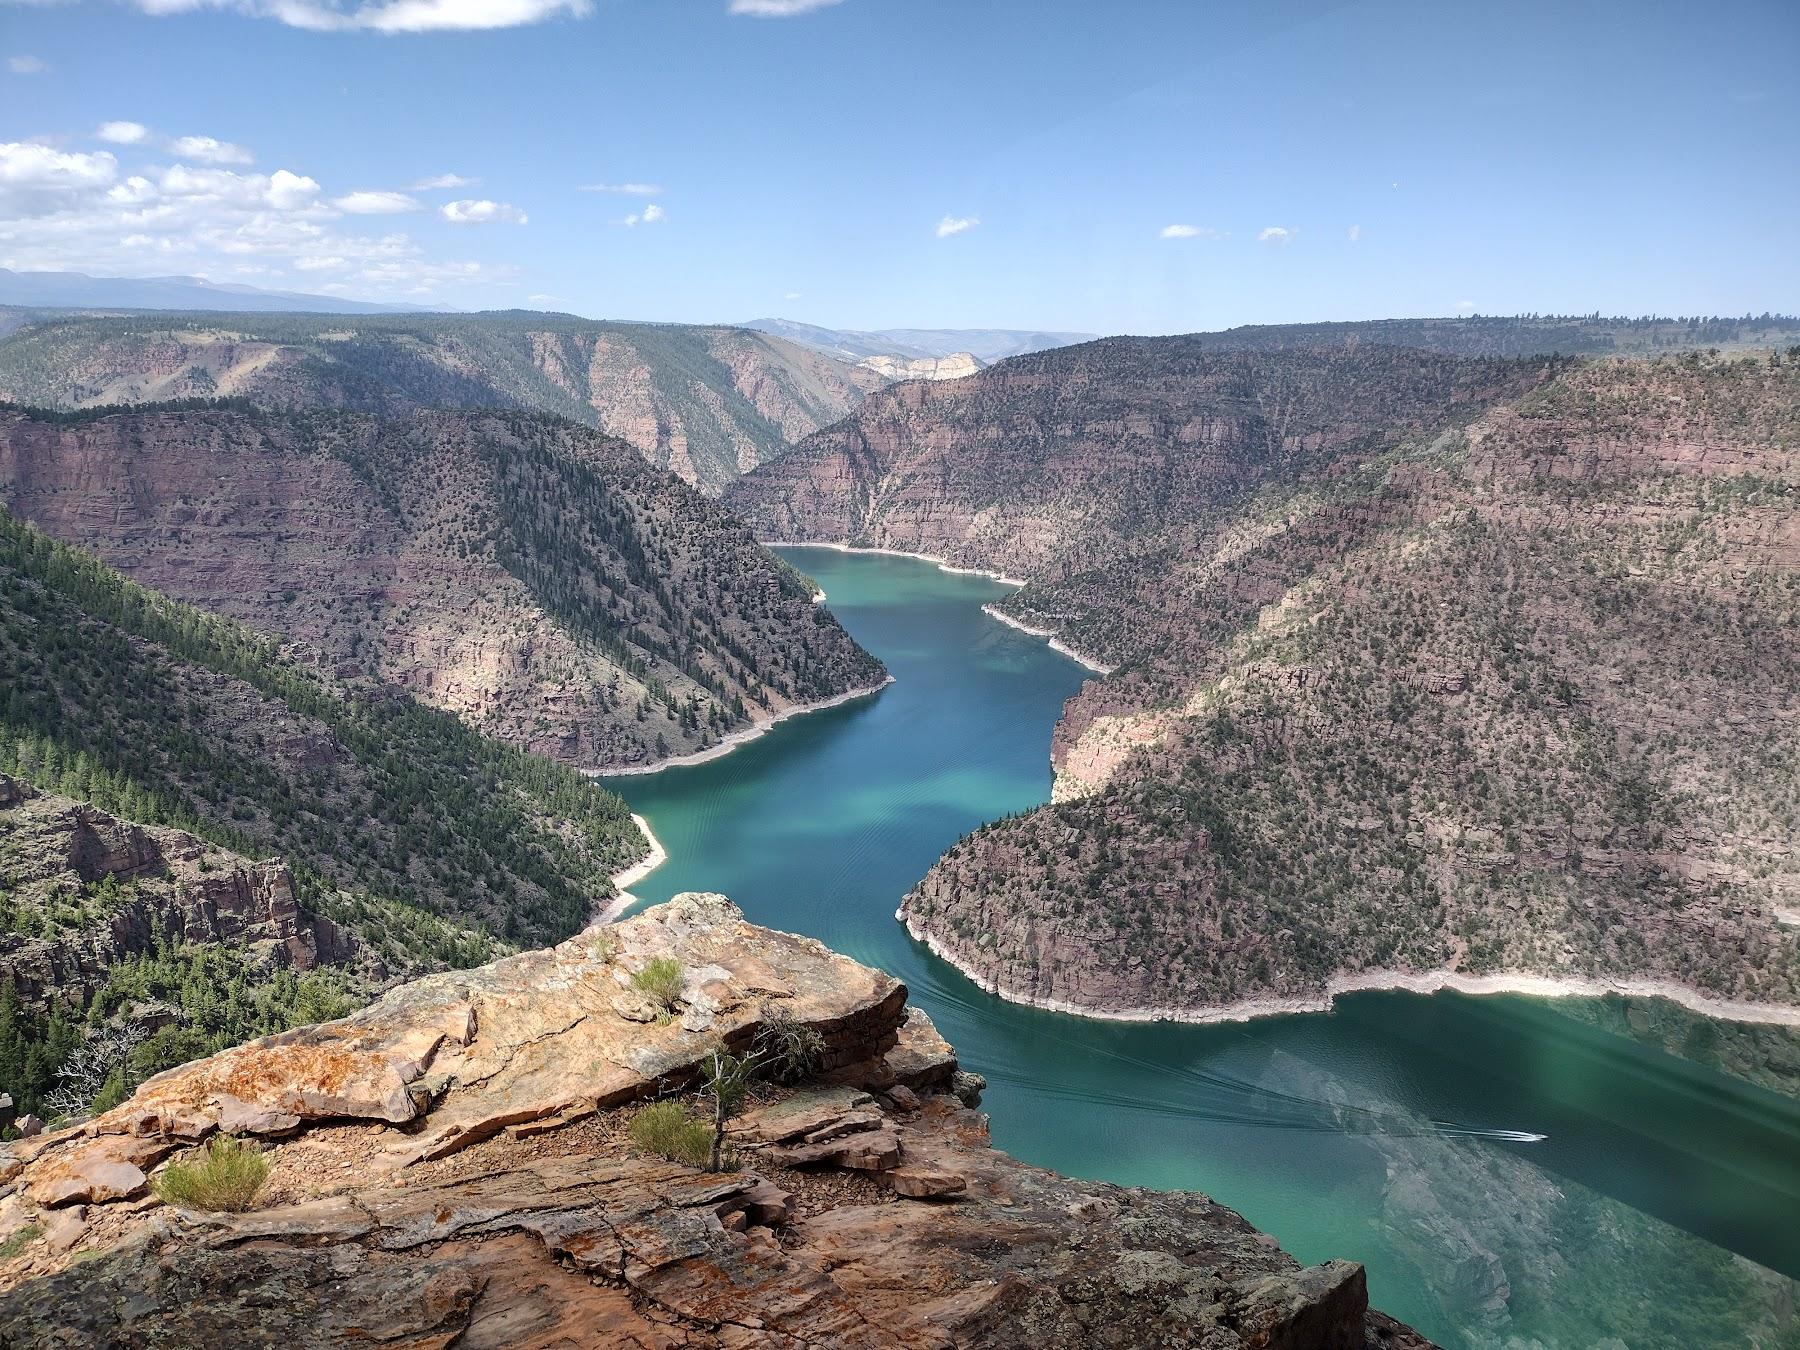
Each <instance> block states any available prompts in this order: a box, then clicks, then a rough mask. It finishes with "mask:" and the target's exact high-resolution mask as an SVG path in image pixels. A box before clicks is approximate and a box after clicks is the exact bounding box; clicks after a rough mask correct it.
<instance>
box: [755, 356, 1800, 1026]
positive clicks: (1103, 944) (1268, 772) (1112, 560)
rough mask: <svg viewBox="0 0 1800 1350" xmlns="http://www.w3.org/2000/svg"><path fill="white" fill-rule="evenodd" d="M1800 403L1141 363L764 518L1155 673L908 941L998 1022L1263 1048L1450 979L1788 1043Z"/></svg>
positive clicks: (1104, 686) (1795, 827)
mask: <svg viewBox="0 0 1800 1350" xmlns="http://www.w3.org/2000/svg"><path fill="white" fill-rule="evenodd" d="M1440 363H1441V367H1442V371H1441V374H1440V375H1439V377H1438V379H1439V383H1438V385H1437V386H1436V388H1437V390H1438V391H1439V392H1438V394H1437V396H1436V400H1435V403H1434V402H1433V401H1432V400H1428V399H1421V398H1418V397H1416V395H1412V394H1410V392H1409V391H1410V390H1412V389H1414V388H1416V387H1417V386H1416V384H1415V383H1414V381H1416V379H1417V373H1418V372H1422V371H1427V370H1434V369H1438V368H1439V364H1440ZM1107 367H1111V368H1112V369H1113V372H1114V373H1113V374H1112V376H1111V377H1110V378H1109V380H1108V382H1107V383H1106V384H1105V385H1104V386H1102V387H1100V388H1098V389H1096V390H1094V391H1093V392H1092V393H1091V394H1090V392H1089V383H1090V381H1092V380H1093V379H1094V373H1095V372H1096V371H1097V370H1100V369H1105V368H1107ZM1458 371H1460V372H1461V373H1457V372H1458ZM1134 372H1135V373H1134ZM1797 380H1800V360H1797V359H1796V358H1795V356H1793V355H1788V356H1785V357H1784V356H1776V357H1773V358H1771V357H1769V356H1754V357H1741V358H1732V357H1707V356H1704V355H1700V354H1697V353H1688V354H1685V355H1683V356H1680V357H1665V358H1662V359H1659V360H1608V361H1601V362H1594V363H1588V364H1585V365H1580V366H1577V367H1574V368H1570V367H1569V366H1568V365H1567V363H1566V362H1562V361H1556V360H1551V361H1546V360H1544V359H1543V358H1536V359H1533V360H1522V361H1517V362H1509V361H1495V360H1492V359H1488V358H1479V359H1471V358H1454V357H1443V356H1426V355H1424V354H1421V353H1416V352H1409V351H1405V350H1402V349H1394V348H1384V347H1381V346H1378V345H1369V344H1366V343H1360V342H1359V343H1355V344H1346V343H1338V344H1333V345H1328V346H1325V347H1302V348H1295V349H1292V350H1276V351H1266V352H1262V351H1239V350H1234V349H1227V348H1219V347H1215V346H1211V345H1210V339H1204V338H1203V339H1195V340H1188V339H1170V340H1132V341H1127V342H1118V343H1105V342H1103V343H1098V344H1092V345H1090V346H1089V347H1085V348H1076V349H1072V350H1070V351H1066V352H1058V353H1050V354H1047V355H1045V356H1039V357H1025V358H1020V359H1018V360H1015V361H1011V362H1006V363H1004V364H1002V365H1001V366H998V367H995V368H994V369H993V370H991V371H987V372H983V373H982V374H981V375H978V376H976V377H973V378H972V379H969V380H964V381H960V382H957V383H955V384H951V385H945V386H904V387H901V388H898V389H895V390H892V391H889V392H888V393H886V394H883V395H879V396H877V397H875V398H873V399H871V400H870V402H869V403H868V404H867V405H866V406H865V408H864V410H863V411H862V412H861V413H860V414H858V416H857V417H855V418H853V419H851V420H850V421H848V422H846V423H844V424H842V425H840V426H839V427H836V428H832V429H830V430H828V431H826V432H823V433H820V434H819V435H818V436H815V437H813V438H810V439H809V441H807V442H805V443H803V444H802V446H800V447H799V448H798V449H797V450H796V452H795V453H794V455H792V456H791V457H789V458H788V459H786V460H784V461H782V462H780V463H778V464H775V465H771V466H768V467H767V468H766V469H764V470H763V471H762V472H761V473H759V474H757V475H755V476H753V477H751V478H750V479H748V480H746V481H744V482H743V483H741V484H740V485H739V487H738V488H737V489H736V490H735V492H734V493H733V495H732V498H731V500H732V501H733V502H734V503H737V504H739V505H740V506H741V508H742V509H743V510H744V511H745V513H746V514H747V515H748V516H749V517H750V519H751V520H752V521H753V522H754V523H755V524H756V526H757V528H758V529H759V531H760V532H762V533H764V534H765V536H784V537H812V538H819V539H825V540H833V541H839V542H849V543H872V544H877V545H882V546H887V547H896V548H903V549H908V550H912V551H917V552H923V553H928V554H934V555H937V556H941V557H945V558H948V559H949V560H951V561H953V562H956V563H959V564H962V565H968V566H978V567H988V568H992V569H995V570H1002V569H1003V570H1005V571H1006V572H1008V573H1010V574H1012V575H1018V576H1023V577H1025V578H1026V579H1027V580H1028V581H1029V582H1030V583H1031V584H1030V585H1028V586H1027V587H1025V588H1024V589H1023V590H1022V591H1020V592H1019V593H1018V594H1017V595H1015V596H1013V597H1010V598H1009V599H1008V600H1007V601H1005V602H1003V604H1002V605H1001V606H1000V607H999V610H1000V612H1001V613H1003V614H1004V615H1006V616H1007V617H1009V618H1011V619H1012V620H1014V621H1015V622H1020V623H1022V624H1024V625H1026V626H1028V627H1033V628H1037V629H1040V630H1045V631H1050V632H1055V633H1058V634H1059V635H1060V637H1061V640H1063V641H1064V642H1067V643H1069V644H1070V645H1072V646H1073V647H1074V648H1075V649H1077V650H1080V651H1083V652H1086V653H1089V654H1091V655H1093V656H1095V657H1097V658H1098V659H1099V660H1100V661H1103V662H1105V663H1108V664H1112V665H1118V666H1120V667H1121V668H1120V669H1119V670H1118V672H1117V673H1116V674H1114V675H1112V676H1110V677H1108V678H1106V679H1104V680H1099V681H1092V682H1090V683H1089V684H1088V685H1087V686H1086V688H1085V689H1084V691H1083V692H1082V694H1081V695H1079V696H1078V697H1077V698H1076V699H1074V700H1072V701H1071V703H1070V705H1069V707H1068V708H1067V710H1066V712H1065V716H1064V719H1063V722H1062V723H1061V725H1060V726H1059V729H1058V733H1057V738H1056V745H1055V748H1054V762H1055V765H1056V769H1057V790H1056V797H1057V801H1056V803H1055V804H1054V805H1052V806H1050V807H1047V808H1044V809H1042V810H1039V811H1036V812H1033V813H1029V814H1027V815H1026V816H1024V817H1022V818H1019V819H1016V820H1009V821H1004V822H1000V823H997V824H995V825H992V826H989V827H987V828H985V829H983V830H980V831H977V832H976V833H975V834H974V835H973V836H971V837H970V838H969V839H967V840H965V841H964V842H963V843H962V844H961V845H959V846H958V847H957V848H955V849H953V850H951V852H950V853H949V854H947V855H946V856H945V858H944V859H943V860H942V861H941V862H940V863H939V864H938V865H937V866H936V867H935V868H934V869H933V870H932V872H931V873H930V875H929V876H928V877H927V878H926V879H925V880H924V882H922V883H921V885H920V886H919V887H918V888H917V889H916V890H915V891H914V892H913V893H912V894H911V895H909V896H908V897H907V898H906V901H905V904H904V906H903V909H902V915H903V917H904V918H905V920H906V922H907V923H908V925H909V927H910V928H911V929H912V931H913V932H914V934H915V935H916V936H919V937H920V938H922V939H924V940H926V941H928V942H930V943H931V945H932V946H933V947H934V948H935V949H937V950H938V951H940V952H941V953H943V954H944V955H946V956H948V957H949V958H950V959H952V960H953V961H955V962H956V963H957V964H959V965H961V966H962V967H963V968H964V969H965V970H967V971H969V972H970V973H971V974H972V975H974V976H975V977H976V978H977V979H979V980H980V981H981V982H982V983H983V984H984V985H986V986H987V987H988V988H990V989H993V990H996V991H998V992H1000V993H1003V994H1005V995H1007V996H1009V997H1014V998H1019V999H1024V1000H1028V1001H1035V1002H1039V1003H1044V1004H1048V1005H1052V1006H1059V1007H1069V1008H1073V1009H1076V1010H1081V1011H1093V1012H1100V1013H1110V1014H1113V1015H1136V1016H1145V1015H1166V1016H1209V1015H1217V1013H1218V1012H1219V1011H1221V1010H1224V1011H1229V1012H1232V1013H1235V1014H1240V1015H1241V1014H1242V1013H1245V1012H1250V1011H1256V1010H1258V1009H1262V1010H1273V1009H1277V1008H1298V1007H1318V1006H1322V1005H1323V1003H1324V1002H1325V1000H1326V999H1327V998H1328V997H1329V994H1330V992H1331V991H1333V990H1337V989H1344V988H1351V987H1357V986H1359V985H1364V984H1388V983H1404V982H1408V981H1411V982H1413V983H1415V984H1418V985H1419V986H1421V987H1431V986H1432V985H1434V984H1436V983H1438V982H1440V981H1441V980H1442V979H1444V978H1445V972H1448V973H1449V974H1450V976H1451V977H1452V978H1460V979H1463V980H1464V981H1465V982H1467V985H1468V987H1475V988H1480V987H1493V983H1494V982H1495V981H1499V982H1507V981H1512V982H1519V981H1527V982H1529V981H1531V980H1536V981H1540V982H1543V983H1547V984H1555V983H1557V982H1561V983H1563V984H1565V985H1585V986H1586V987H1599V986H1602V985H1617V984H1622V983H1630V984H1633V985H1634V987H1637V988H1638V989H1640V991H1652V990H1660V991H1667V992H1671V993H1677V994H1680V995H1682V996H1683V997H1686V998H1689V999H1690V1001H1692V1002H1695V1003H1697V1004H1699V1005H1701V1006H1705V1007H1708V1008H1711V1009H1713V1010H1715V1011H1727V1012H1738V1013H1748V1014H1749V1015H1755V1016H1766V1017H1780V1016H1787V1015H1789V1014H1788V1013H1787V1012H1785V1011H1784V1010H1786V1009H1792V1008H1794V1006H1795V1005H1796V1004H1800V934H1797V933H1796V930H1795V928H1794V927H1793V926H1792V920H1793V918H1794V915H1795V914H1796V912H1797V911H1800V858H1797V857H1796V841H1797V840H1800V799H1797V798H1796V795H1795V788H1794V781H1793V776H1792V774H1791V773H1788V772H1786V771H1785V770H1784V769H1783V767H1782V766H1784V765H1787V764H1791V763H1793V762H1795V760H1796V758H1800V745H1797V744H1796V741H1795V736H1796V730H1795V728H1796V721H1795V716H1796V704H1795V698H1796V690H1795V687H1794V682H1793V678H1792V672H1793V671H1794V670H1795V669H1797V668H1800V638H1797V636H1796V631H1795V624H1794V614H1795V605H1794V600H1795V586H1796V584H1797V583H1796V561H1800V535H1797V534H1796V521H1797V520H1800V512H1796V510H1795V505H1796V502H1795V493H1796V490H1797V485H1796V477H1797V468H1796V460H1795V445H1796V433H1797V429H1800V424H1797V421H1796V419H1797V418H1800V385H1797V383H1796V381H1797ZM1109 389H1110V390H1113V391H1128V392H1127V393H1126V394H1125V395H1122V396H1121V395H1119V394H1117V393H1115V394H1114V396H1113V397H1112V398H1111V400H1110V401H1109V399H1108V391H1109ZM1484 980H1485V981H1487V982H1488V983H1486V984H1484V983H1483V981H1484ZM1745 1004H1755V1005H1759V1006H1758V1007H1757V1008H1754V1009H1751V1008H1745V1007H1743V1006H1741V1005H1745ZM1771 1009H1772V1010H1771Z"/></svg>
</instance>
